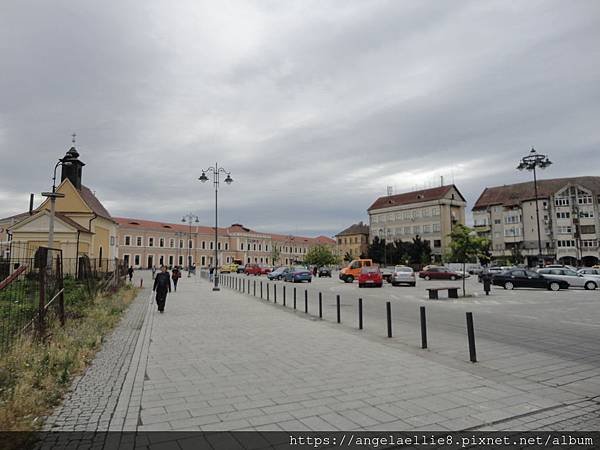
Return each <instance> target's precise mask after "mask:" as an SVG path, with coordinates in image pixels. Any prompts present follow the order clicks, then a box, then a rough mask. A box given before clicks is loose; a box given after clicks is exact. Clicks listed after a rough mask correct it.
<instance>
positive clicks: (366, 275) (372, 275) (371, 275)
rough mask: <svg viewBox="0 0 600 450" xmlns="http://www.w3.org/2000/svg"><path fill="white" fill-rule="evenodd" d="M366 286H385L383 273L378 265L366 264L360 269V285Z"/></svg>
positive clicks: (360, 286)
mask: <svg viewBox="0 0 600 450" xmlns="http://www.w3.org/2000/svg"><path fill="white" fill-rule="evenodd" d="M365 286H375V287H382V286H383V275H382V273H381V270H379V267H377V266H365V267H363V268H362V269H361V270H360V274H359V275H358V287H359V288H362V287H365Z"/></svg>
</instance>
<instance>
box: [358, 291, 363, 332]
mask: <svg viewBox="0 0 600 450" xmlns="http://www.w3.org/2000/svg"><path fill="white" fill-rule="evenodd" d="M358 329H359V330H362V329H363V314H362V298H359V299H358Z"/></svg>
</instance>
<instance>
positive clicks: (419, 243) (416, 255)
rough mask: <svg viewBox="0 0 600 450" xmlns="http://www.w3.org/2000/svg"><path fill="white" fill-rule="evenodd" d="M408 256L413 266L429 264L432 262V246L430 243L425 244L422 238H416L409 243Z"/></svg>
mask: <svg viewBox="0 0 600 450" xmlns="http://www.w3.org/2000/svg"><path fill="white" fill-rule="evenodd" d="M408 244H409V245H408V247H407V254H408V260H409V261H410V263H411V264H419V265H423V264H429V263H430V262H431V246H430V245H429V242H424V241H423V240H422V239H421V237H420V236H415V237H414V238H413V241H412V242H409V243H408Z"/></svg>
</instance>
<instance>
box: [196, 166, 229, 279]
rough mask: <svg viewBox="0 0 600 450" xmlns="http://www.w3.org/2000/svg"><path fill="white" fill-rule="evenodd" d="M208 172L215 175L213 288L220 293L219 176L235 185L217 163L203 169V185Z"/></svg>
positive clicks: (201, 177) (201, 179)
mask: <svg viewBox="0 0 600 450" xmlns="http://www.w3.org/2000/svg"><path fill="white" fill-rule="evenodd" d="M206 172H211V173H212V175H213V185H214V187H215V260H214V272H213V280H214V286H213V291H219V290H220V288H219V277H218V275H217V267H218V265H219V260H218V258H219V254H218V250H217V243H218V240H219V228H218V225H219V219H218V192H219V175H220V174H222V173H223V174H226V175H227V177H226V178H225V180H224V181H225V183H227V184H231V183H233V178H231V173H230V172H227V171H226V170H225V169H223V168H222V167H219V165H218V164H217V163H215V165H214V166H213V167H209V168H208V169H202V175H201V176H200V178H198V179H199V180H200V181H202V182H203V183H206V182H207V181H208V177H207V176H206Z"/></svg>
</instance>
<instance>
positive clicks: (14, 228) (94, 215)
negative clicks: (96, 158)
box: [0, 147, 118, 271]
mask: <svg viewBox="0 0 600 450" xmlns="http://www.w3.org/2000/svg"><path fill="white" fill-rule="evenodd" d="M63 160H64V161H69V162H70V163H71V165H70V166H63V167H62V174H61V182H60V184H59V186H58V187H57V188H56V192H58V193H60V194H64V197H62V198H57V199H56V214H55V217H54V247H55V248H60V249H61V250H62V255H63V260H64V261H65V270H66V271H71V270H72V269H74V267H75V263H74V261H76V260H77V259H78V258H79V257H81V256H87V257H89V258H90V259H92V260H96V261H97V266H96V267H98V265H99V264H100V263H99V261H102V260H114V259H116V258H118V247H117V226H118V225H117V223H116V222H115V221H114V220H113V218H112V217H111V215H110V213H109V212H108V211H107V210H106V208H104V206H103V205H102V203H101V202H100V201H99V200H98V199H97V198H96V196H95V195H94V193H93V192H92V191H91V190H90V189H89V188H88V187H86V186H84V185H83V184H82V183H81V180H82V167H83V166H84V165H85V164H84V163H83V162H81V161H80V160H79V153H78V152H77V150H76V149H75V147H71V149H69V151H68V152H67V154H66V155H65V157H64V158H63ZM49 223H50V200H49V199H46V200H44V201H43V202H42V204H41V205H40V206H39V207H37V208H35V209H34V210H33V211H32V212H31V214H29V213H23V214H18V215H16V216H11V217H7V218H5V219H1V220H0V228H2V229H3V230H6V241H8V242H9V243H10V244H12V245H13V246H14V247H15V248H16V247H19V248H23V247H25V248H28V252H29V253H31V254H33V253H34V252H35V251H36V250H37V248H39V247H47V246H48V230H49ZM67 264H70V265H67Z"/></svg>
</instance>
